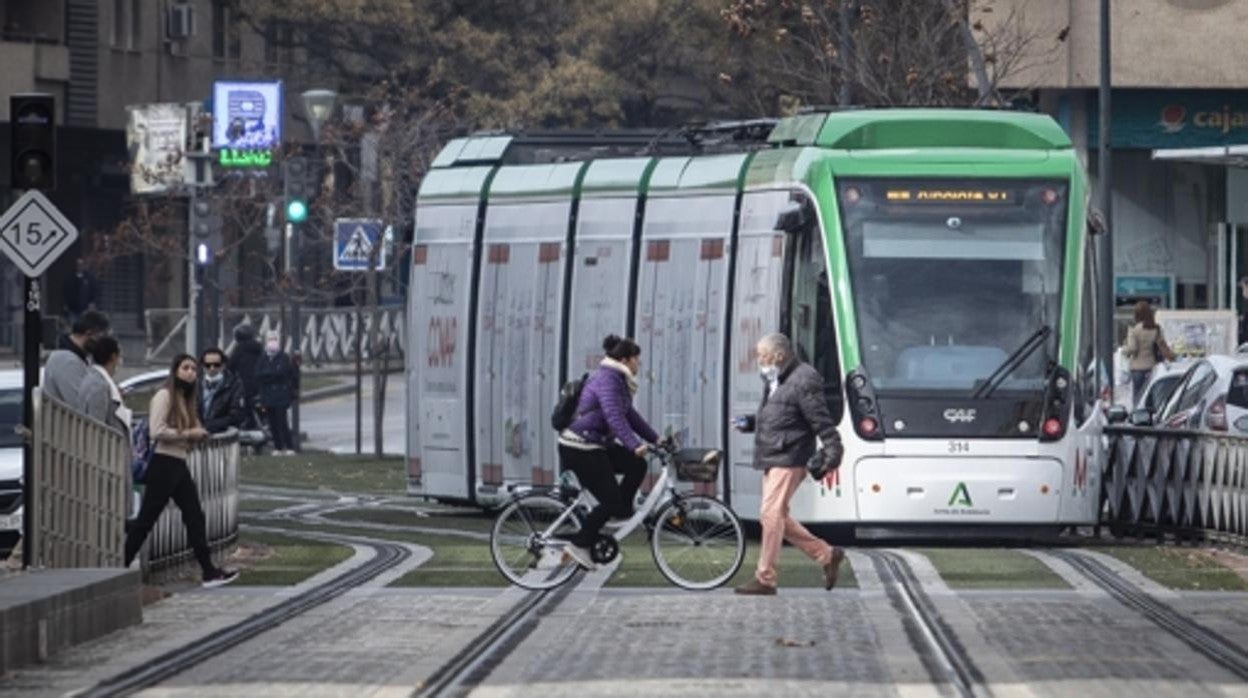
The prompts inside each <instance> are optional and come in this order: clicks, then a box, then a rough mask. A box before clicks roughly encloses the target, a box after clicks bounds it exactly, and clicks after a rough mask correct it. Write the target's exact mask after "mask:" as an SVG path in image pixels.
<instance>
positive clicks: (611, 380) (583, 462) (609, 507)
mask: <svg viewBox="0 0 1248 698" xmlns="http://www.w3.org/2000/svg"><path fill="white" fill-rule="evenodd" d="M602 348H603V351H605V352H606V357H605V358H603V360H602V363H601V364H600V365H599V366H598V368H597V369H595V370H594V372H593V373H592V374H590V376H589V378H587V379H586V380H585V384H584V386H583V387H582V388H581V397H580V400H579V401H578V402H577V405H576V415H575V416H574V417H573V419H572V423H571V424H569V425H568V427H567V428H566V429H564V430H563V431H562V432H560V433H559V461H560V463H562V464H563V467H564V468H566V469H568V470H571V471H572V472H574V473H576V477H577V478H578V479H579V480H580V481H581V485H582V486H583V487H585V488H586V489H587V490H589V491H590V492H591V493H592V494H593V495H594V498H595V499H597V500H598V506H597V507H595V508H594V510H593V511H591V512H589V515H588V516H586V517H585V521H584V522H583V523H582V526H581V530H580V531H578V532H577V533H576V535H575V536H573V537H572V539H571V540H569V541H568V544H567V545H566V546H565V547H564V551H565V552H566V553H567V554H568V555H569V556H570V557H571V558H572V559H573V560H575V561H576V563H577V564H579V565H580V566H582V567H585V568H586V569H593V567H594V562H593V559H592V558H591V557H590V553H589V551H590V548H592V547H593V545H594V541H595V540H597V539H598V532H599V531H600V530H601V529H602V527H603V525H604V524H605V523H606V522H607V519H609V518H611V517H615V518H619V519H626V518H628V517H630V516H632V513H633V511H632V510H633V501H634V499H635V497H636V496H637V489H638V488H639V487H640V486H641V481H642V479H643V478H645V476H646V461H645V459H644V456H645V454H646V451H647V450H648V449H649V448H650V444H653V443H657V442H658V440H659V435H658V434H657V433H655V431H654V429H653V428H651V426H650V425H649V424H647V423H646V420H644V419H642V417H641V415H639V414H637V410H635V409H633V394H634V393H636V392H637V369H638V367H639V366H640V365H641V347H639V346H637V343H636V342H634V341H633V340H631V339H627V338H621V337H617V336H615V335H608V336H607V338H606V339H604V340H602ZM617 474H620V475H623V476H624V481H623V482H622V483H618V484H617V483H616V481H615V476H616V475H617Z"/></svg>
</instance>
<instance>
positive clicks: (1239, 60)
mask: <svg viewBox="0 0 1248 698" xmlns="http://www.w3.org/2000/svg"><path fill="white" fill-rule="evenodd" d="M1111 11H1112V16H1111V31H1112V35H1111V38H1110V42H1111V49H1112V54H1113V83H1114V86H1115V87H1161V88H1170V87H1175V88H1177V87H1184V88H1211V89H1212V88H1230V89H1235V88H1243V87H1248V70H1245V69H1244V66H1245V65H1248V42H1245V41H1244V40H1243V32H1244V27H1248V1H1246V0H1114V1H1113V2H1111ZM1099 12H1100V3H1099V2H1097V0H973V7H972V9H971V21H972V23H975V22H980V23H982V25H983V27H984V28H985V30H986V31H985V32H979V33H978V35H979V36H980V37H983V36H984V35H985V33H987V34H992V33H994V32H995V33H999V34H1002V35H1005V36H1014V37H1020V38H1026V39H1027V40H1028V43H1027V45H1026V50H1025V51H1024V52H1023V55H1024V58H1023V60H1021V61H1020V65H1019V70H1018V72H1016V73H1015V74H1013V75H1009V76H1006V78H1005V79H1004V80H1002V86H1003V87H1010V88H1032V87H1050V88H1054V87H1056V88H1063V87H1069V88H1084V87H1095V86H1096V85H1097V82H1098V79H1099V73H1100V53H1099V50H1100V49H1099V43H1100V14H1099ZM1063 30H1068V31H1067V33H1066V35H1065V39H1064V40H1059V36H1061V34H1062V32H1063ZM1015 45H1017V44H1015Z"/></svg>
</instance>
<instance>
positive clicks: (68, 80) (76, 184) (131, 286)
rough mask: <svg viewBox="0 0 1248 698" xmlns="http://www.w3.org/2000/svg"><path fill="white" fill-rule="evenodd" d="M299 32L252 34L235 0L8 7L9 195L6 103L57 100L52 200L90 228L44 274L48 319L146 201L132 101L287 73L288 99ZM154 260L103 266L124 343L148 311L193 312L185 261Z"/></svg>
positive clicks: (14, 307) (4, 303) (1, 306)
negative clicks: (64, 292) (133, 187)
mask: <svg viewBox="0 0 1248 698" xmlns="http://www.w3.org/2000/svg"><path fill="white" fill-rule="evenodd" d="M289 32H290V30H289V28H288V27H283V26H264V27H257V26H253V25H252V24H251V23H249V22H248V21H247V20H246V18H245V17H243V16H241V15H240V13H239V12H238V9H237V3H236V2H232V1H231V0H39V1H38V2H34V1H33V0H0V65H3V66H4V67H5V69H4V70H3V71H0V95H4V96H5V97H6V98H5V99H2V100H0V154H3V159H2V160H0V161H2V162H4V163H5V167H4V168H3V174H0V198H3V197H4V196H5V195H6V194H7V193H8V190H7V184H8V182H7V178H8V167H7V163H8V162H9V154H8V148H9V139H8V130H7V129H8V121H9V114H8V110H9V103H8V99H7V95H9V94H13V93H21V92H45V93H50V94H52V95H55V96H56V103H57V112H58V114H57V117H58V127H59V129H58V157H57V172H58V182H57V190H56V191H55V192H53V193H52V194H51V198H52V199H53V200H54V202H55V203H56V204H57V206H58V207H59V208H60V209H61V210H62V212H64V213H65V214H66V216H67V217H68V218H69V219H70V220H71V221H73V222H74V223H75V225H77V226H78V228H79V231H80V238H79V240H80V241H79V243H77V244H76V245H75V247H74V248H72V249H71V251H70V252H68V253H66V254H65V255H64V257H62V258H61V260H60V261H58V263H57V264H56V265H55V266H54V267H53V268H52V270H51V271H49V272H48V274H47V275H46V276H45V292H44V298H45V299H46V306H45V313H47V314H49V315H59V314H61V310H62V308H63V299H62V298H61V292H60V289H61V285H62V283H61V282H62V280H63V279H64V278H65V277H66V276H67V275H69V274H71V273H73V272H72V270H73V269H74V265H75V259H76V258H77V257H78V256H80V255H84V254H87V253H88V251H89V250H95V249H99V247H100V246H101V245H104V244H105V243H106V236H108V234H109V233H110V232H111V231H113V230H114V229H115V228H116V226H117V225H118V224H119V223H120V222H121V221H122V220H123V219H124V217H125V215H126V212H127V210H129V209H130V207H132V206H134V205H135V204H136V202H138V201H139V199H138V198H137V197H134V196H132V194H131V191H130V178H129V174H128V169H127V163H128V161H129V159H130V158H129V153H128V152H127V146H126V138H125V130H126V124H127V118H128V115H127V109H126V107H127V105H135V104H146V103H159V102H171V103H181V104H185V103H192V102H197V103H203V102H205V101H206V100H208V99H210V97H211V93H212V84H213V81H214V80H216V79H218V78H236V79H248V78H265V79H272V78H275V77H280V78H284V79H285V80H286V81H287V85H286V89H287V92H288V93H289V94H298V90H299V89H300V81H301V80H302V79H303V77H304V76H303V74H302V72H301V71H302V70H303V69H302V68H297V67H296V65H297V61H296V58H297V57H296V55H295V54H294V52H293V51H292V50H291V49H290V48H289V47H288V44H289V43H290V34H289ZM291 112H292V110H291V109H289V108H288V109H287V110H286V115H285V121H286V124H285V126H286V129H285V133H286V134H288V135H287V138H288V139H290V138H294V139H296V140H299V139H303V140H306V139H308V138H310V135H309V133H308V129H307V126H306V122H301V121H298V120H297V119H296V118H295V117H294V116H293V115H292V113H291ZM0 203H7V200H6V201H0ZM153 257H154V256H153V255H132V256H126V257H119V258H115V259H112V260H111V262H109V263H107V264H99V265H98V269H99V271H100V274H99V276H100V277H101V279H100V280H101V287H102V291H103V293H102V298H101V306H102V308H103V309H104V310H105V311H107V312H109V313H110V315H111V316H112V317H113V321H114V327H115V329H116V331H117V333H118V334H120V335H122V336H123V338H125V337H127V336H131V337H134V336H138V337H141V336H142V334H143V329H144V327H143V324H144V321H143V316H144V312H143V311H144V310H145V309H146V308H153V307H155V308H167V307H185V303H186V277H185V271H186V269H185V267H186V265H185V264H183V263H177V262H176V261H171V260H166V259H159V258H153ZM3 274H4V276H3V279H2V280H3V283H0V310H2V311H3V312H2V316H0V347H4V346H17V344H16V342H17V341H18V339H17V335H18V332H19V328H20V322H21V316H20V312H19V311H20V298H19V295H20V289H21V283H20V278H18V277H17V276H16V271H15V270H13V269H12V268H9V267H5V268H4V272H3ZM140 346H141V345H140ZM128 353H129V352H128ZM130 356H131V357H132V358H137V357H135V356H134V355H133V354H132V353H131V354H130Z"/></svg>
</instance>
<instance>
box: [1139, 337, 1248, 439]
mask: <svg viewBox="0 0 1248 698" xmlns="http://www.w3.org/2000/svg"><path fill="white" fill-rule="evenodd" d="M1233 386H1238V387H1237V388H1236V390H1235V391H1234V392H1232V391H1231V388H1232V387H1233ZM1232 413H1233V414H1232ZM1245 416H1248V357H1245V356H1239V355H1235V356H1206V357H1204V358H1202V359H1198V360H1196V361H1195V362H1194V363H1193V364H1192V365H1191V366H1190V367H1189V368H1188V369H1187V371H1185V372H1184V373H1183V377H1182V378H1181V379H1179V383H1178V384H1177V385H1175V386H1174V388H1173V390H1172V391H1171V392H1170V396H1169V399H1167V400H1166V401H1165V403H1164V405H1162V408H1161V411H1160V412H1158V413H1157V415H1156V418H1155V419H1154V420H1153V424H1155V425H1156V426H1159V427H1165V428H1167V429H1190V430H1203V429H1207V430H1209V431H1220V432H1229V433H1236V434H1240V435H1248V419H1245Z"/></svg>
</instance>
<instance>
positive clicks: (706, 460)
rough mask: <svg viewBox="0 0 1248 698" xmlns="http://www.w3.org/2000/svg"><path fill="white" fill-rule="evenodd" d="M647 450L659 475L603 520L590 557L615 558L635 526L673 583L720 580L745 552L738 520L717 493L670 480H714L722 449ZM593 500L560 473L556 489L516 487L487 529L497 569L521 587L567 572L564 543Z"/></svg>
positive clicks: (709, 584) (692, 585)
mask: <svg viewBox="0 0 1248 698" xmlns="http://www.w3.org/2000/svg"><path fill="white" fill-rule="evenodd" d="M650 454H651V457H652V458H653V459H654V460H656V461H657V462H658V463H659V465H660V467H661V469H662V470H661V473H660V475H659V478H658V480H657V481H656V482H655V483H654V487H653V489H651V490H650V494H649V495H648V496H647V497H646V500H645V502H644V503H643V504H642V505H641V506H640V507H638V508H637V511H636V512H635V513H634V514H633V516H632V517H631V518H630V519H628V520H627V521H625V522H623V523H621V524H619V525H618V526H616V527H614V529H612V527H611V526H610V525H608V526H606V527H604V529H603V532H602V533H601V534H600V535H599V536H598V540H597V541H595V543H594V545H593V547H592V548H591V549H590V554H591V556H592V557H593V560H594V562H596V563H597V564H600V565H603V564H607V563H610V562H612V561H613V560H615V558H616V557H617V556H618V555H619V554H620V541H622V540H624V539H625V538H627V537H628V536H629V534H631V533H632V532H633V531H635V530H636V529H637V528H638V527H639V526H640V527H644V528H645V530H646V533H647V536H648V537H649V539H650V552H651V554H652V555H653V556H654V564H655V565H657V566H658V568H659V571H660V572H662V573H663V576H664V577H666V578H667V579H668V581H670V582H671V583H672V584H675V585H676V586H679V587H683V588H685V589H691V590H695V591H705V590H708V589H714V588H716V587H718V586H721V585H722V584H724V583H725V582H727V581H728V580H729V579H732V577H733V575H735V574H736V573H737V570H738V569H740V568H741V562H742V560H743V559H744V558H745V530H744V529H743V528H742V526H741V521H740V519H738V518H737V515H736V514H734V513H733V512H732V510H731V509H729V508H728V507H727V506H726V505H725V504H724V503H723V502H721V501H719V500H718V499H715V498H714V497H707V496H704V495H689V494H683V493H681V492H679V491H677V490H676V487H675V484H674V481H673V478H675V480H680V481H685V482H714V481H715V480H716V479H717V477H718V475H719V464H720V460H721V454H720V452H719V451H717V450H711V449H698V448H687V449H681V450H676V449H675V448H672V447H669V446H656V447H654V448H652V449H650ZM592 501H593V500H592V496H591V495H590V494H589V493H588V492H583V491H581V489H580V488H579V487H577V486H575V485H574V484H572V483H571V482H568V481H566V480H561V484H560V485H559V486H558V487H555V488H551V489H533V488H530V489H526V490H524V491H521V492H518V493H517V494H516V495H515V496H514V497H513V498H512V499H511V501H509V502H508V503H507V504H506V505H505V506H504V507H503V509H502V511H500V512H499V514H498V517H497V518H496V519H495V520H494V526H493V528H492V529H491V530H490V555H491V557H493V558H494V565H495V566H496V567H498V571H499V572H502V573H503V576H504V577H506V578H507V579H508V580H509V581H511V583H513V584H516V585H518V586H521V587H525V588H526V589H537V590H542V589H552V588H554V587H557V586H559V585H560V584H563V583H564V582H566V581H568V580H569V579H571V578H572V576H573V575H574V574H575V573H576V570H577V567H578V566H577V564H576V562H575V561H573V560H572V559H571V558H570V557H569V556H567V555H565V554H564V552H563V546H564V545H565V544H566V543H567V542H568V540H569V539H570V538H572V536H574V535H575V534H576V532H577V531H579V530H580V528H581V524H582V521H584V519H585V516H586V515H587V514H588V513H589V511H590V508H591V507H592Z"/></svg>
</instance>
